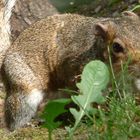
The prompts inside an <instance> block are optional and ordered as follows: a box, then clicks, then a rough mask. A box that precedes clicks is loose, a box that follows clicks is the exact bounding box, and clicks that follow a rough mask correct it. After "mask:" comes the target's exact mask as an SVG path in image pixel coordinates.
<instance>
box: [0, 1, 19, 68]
mask: <svg viewBox="0 0 140 140" xmlns="http://www.w3.org/2000/svg"><path fill="white" fill-rule="evenodd" d="M15 3H16V0H0V67H1V65H2V61H3V59H4V56H5V53H6V51H7V49H8V48H9V47H10V45H11V41H10V37H11V31H10V18H11V15H12V8H13V7H14V5H15Z"/></svg>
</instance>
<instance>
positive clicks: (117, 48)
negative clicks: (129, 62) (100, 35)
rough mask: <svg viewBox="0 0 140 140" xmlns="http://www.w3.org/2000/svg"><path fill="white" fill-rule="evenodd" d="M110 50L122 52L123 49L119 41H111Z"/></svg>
mask: <svg viewBox="0 0 140 140" xmlns="http://www.w3.org/2000/svg"><path fill="white" fill-rule="evenodd" d="M112 50H113V52H114V53H123V52H124V49H123V47H122V46H121V45H120V44H119V43H116V42H115V43H113V45H112Z"/></svg>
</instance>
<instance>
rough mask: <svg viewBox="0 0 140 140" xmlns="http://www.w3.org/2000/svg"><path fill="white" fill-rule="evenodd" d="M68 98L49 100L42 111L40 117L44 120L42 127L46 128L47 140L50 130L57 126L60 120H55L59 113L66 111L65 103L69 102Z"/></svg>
mask: <svg viewBox="0 0 140 140" xmlns="http://www.w3.org/2000/svg"><path fill="white" fill-rule="evenodd" d="M70 102H71V100H70V99H56V100H52V101H49V102H48V104H47V106H46V107H45V109H44V112H43V113H42V116H41V118H42V119H43V120H44V121H45V123H44V124H43V125H42V127H45V128H48V131H49V140H51V139H52V131H53V130H54V129H56V128H58V127H59V126H60V125H61V123H62V122H58V121H55V119H56V117H58V116H59V115H60V114H62V113H65V112H67V110H66V109H65V105H67V104H68V103H70Z"/></svg>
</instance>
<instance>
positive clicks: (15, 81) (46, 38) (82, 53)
mask: <svg viewBox="0 0 140 140" xmlns="http://www.w3.org/2000/svg"><path fill="white" fill-rule="evenodd" d="M133 17H134V16H130V15H127V16H122V17H120V18H115V19H114V18H106V19H104V18H100V19H95V18H92V17H84V16H80V15H71V14H64V15H55V16H52V17H48V18H47V19H43V20H41V21H39V22H37V23H35V24H34V25H32V26H31V27H30V28H28V29H27V30H25V31H24V32H23V33H21V35H20V36H19V37H18V38H17V40H16V41H15V42H14V44H13V45H12V46H11V48H10V49H9V50H8V52H7V55H6V57H5V60H4V63H3V66H2V70H3V79H4V81H5V85H6V90H7V97H6V103H5V115H6V122H7V126H8V127H9V128H10V129H11V130H14V129H16V128H19V127H22V126H24V125H25V124H26V123H27V122H29V121H30V119H31V118H32V117H33V116H34V115H35V112H36V110H37V107H36V106H38V105H39V104H40V102H41V101H42V99H41V98H40V100H39V101H37V104H36V103H35V102H34V97H33V96H32V95H38V96H39V97H40V96H41V95H42V94H43V93H45V94H47V95H48V94H51V96H55V95H53V94H54V93H55V92H57V90H58V89H59V88H65V87H71V88H75V82H74V78H75V76H76V75H79V74H80V73H81V71H82V69H83V66H84V65H85V64H86V63H88V62H89V61H91V60H94V59H100V60H103V61H106V62H107V59H108V58H107V57H105V54H107V51H106V50H107V45H112V44H113V42H114V41H116V42H117V41H118V42H119V43H120V42H121V44H123V45H122V46H121V48H120V49H121V50H122V51H120V52H117V53H116V52H114V51H112V52H111V54H112V59H113V63H114V66H115V67H116V66H117V67H118V65H120V62H121V61H126V60H127V58H128V57H129V55H130V56H131V57H132V60H133V61H132V62H134V61H135V62H136V64H137V67H138V68H139V61H138V60H139V49H140V39H139V36H140V20H139V18H133ZM107 56H108V55H107ZM136 56H138V57H137V58H136ZM135 58H136V59H135ZM34 89H37V90H34ZM34 93H35V94H34ZM42 96H43V95H42ZM28 99H30V100H31V102H28ZM33 103H35V107H34V104H33Z"/></svg>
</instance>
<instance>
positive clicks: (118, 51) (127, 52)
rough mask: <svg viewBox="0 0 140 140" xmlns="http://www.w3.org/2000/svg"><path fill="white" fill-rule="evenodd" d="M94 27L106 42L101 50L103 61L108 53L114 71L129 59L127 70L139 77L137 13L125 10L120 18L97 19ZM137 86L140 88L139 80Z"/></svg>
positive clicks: (138, 20) (139, 50) (139, 42)
mask: <svg viewBox="0 0 140 140" xmlns="http://www.w3.org/2000/svg"><path fill="white" fill-rule="evenodd" d="M95 29H96V36H100V37H101V38H102V39H103V41H104V42H105V43H106V46H105V48H104V52H103V56H104V59H105V61H108V60H109V59H108V58H109V55H110V56H111V58H112V64H113V67H114V70H115V71H116V72H118V71H120V70H121V65H122V64H124V63H126V62H127V61H129V66H128V70H129V71H130V72H131V73H133V74H134V75H135V76H134V77H137V78H138V77H140V18H139V17H138V15H136V14H135V13H133V12H130V11H125V12H123V13H122V16H121V17H120V18H108V19H103V20H102V21H99V22H98V23H97V24H96V25H95ZM108 48H109V49H108ZM108 50H109V51H108ZM139 81H140V80H139ZM137 83H138V82H137ZM137 87H138V89H139V90H140V82H139V85H137Z"/></svg>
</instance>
